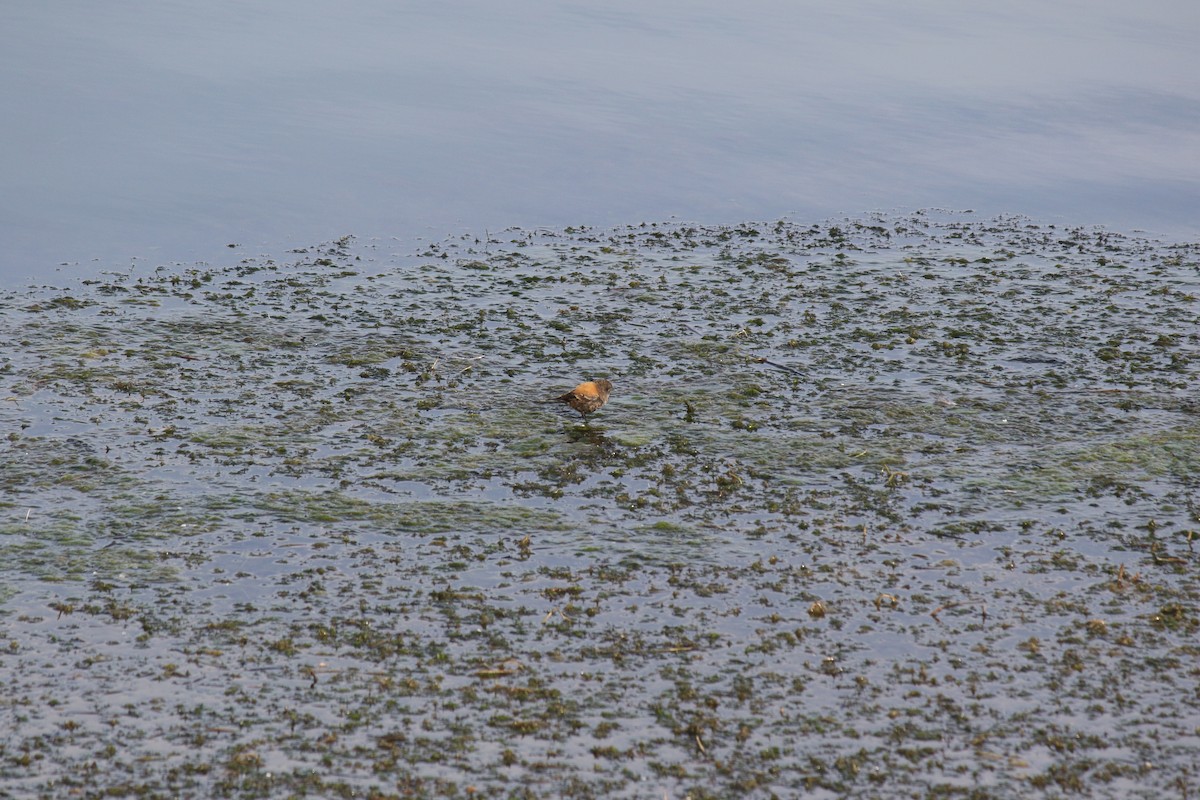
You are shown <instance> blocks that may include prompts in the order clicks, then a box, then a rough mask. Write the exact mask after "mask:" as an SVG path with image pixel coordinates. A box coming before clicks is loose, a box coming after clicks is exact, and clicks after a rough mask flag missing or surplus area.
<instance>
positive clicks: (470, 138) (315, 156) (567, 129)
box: [0, 0, 1200, 285]
mask: <svg viewBox="0 0 1200 800" xmlns="http://www.w3.org/2000/svg"><path fill="white" fill-rule="evenodd" d="M1198 35H1200V12H1198V11H1197V10H1196V9H1195V7H1194V4H1191V3H1189V2H1186V0H1173V1H1170V2H1148V3H1139V4H1137V5H1136V6H1132V7H1131V6H1129V5H1128V4H1124V3H1111V2H1110V3H1093V2H1086V3H1085V2H1073V3H1055V4H1045V3H1036V2H1016V3H1006V4H1004V5H1003V7H994V6H993V5H989V6H980V7H970V8H966V7H963V6H962V5H961V4H956V3H951V2H921V3H915V4H914V3H907V4H905V5H903V6H896V5H895V4H889V3H879V2H876V3H858V4H853V5H852V6H836V7H835V6H832V5H829V4H824V3H812V2H808V3H785V2H755V3H751V4H749V5H747V4H738V5H731V4H728V3H723V2H712V1H709V2H692V1H689V2H657V3H653V4H644V3H635V2H631V1H623V2H614V3H606V4H604V5H603V7H597V6H596V5H595V4H592V3H583V2H553V3H551V2H539V1H538V0H526V2H522V3H520V4H511V3H509V4H503V5H496V4H491V3H484V2H467V3H455V4H452V5H446V4H439V3H404V4H395V3H386V2H360V3H355V4H354V5H353V6H352V7H349V8H348V7H346V6H345V5H344V4H336V3H331V2H321V1H314V0H309V1H308V2H287V3H283V2H261V3H255V4H253V5H250V6H247V5H246V4H243V3H237V2H233V1H232V0H214V2H209V3H204V4H202V5H196V4H193V3H184V2H153V3H152V2H125V3H120V4H101V5H97V4H93V3H85V2H62V3H54V4H45V3H33V2H18V3H9V4H7V5H6V7H5V9H4V10H3V11H0V75H3V80H2V81H0V103H2V104H3V107H4V108H6V109H9V113H7V114H6V121H5V125H4V126H3V129H2V130H0V152H2V153H3V154H4V155H3V156H2V157H0V158H3V169H0V242H3V243H4V246H3V248H0V249H2V252H0V280H3V281H4V282H6V283H8V284H10V285H11V284H14V283H22V282H25V281H29V280H34V279H39V278H44V277H46V276H47V275H49V274H52V273H53V270H54V268H55V267H56V265H58V264H60V263H62V262H69V263H71V264H72V265H76V264H77V266H72V267H71V269H69V270H67V272H69V273H70V274H81V273H82V274H89V273H94V272H95V271H97V270H98V269H101V268H105V267H108V266H112V265H128V264H129V263H130V262H131V260H134V261H136V260H138V259H144V260H146V261H148V262H150V263H151V264H158V263H163V262H173V261H184V262H187V261H192V260H196V259H215V258H220V257H221V256H222V254H223V248H224V247H225V245H227V244H234V243H236V244H239V245H241V246H242V248H243V252H244V251H249V252H251V253H252V254H258V253H261V252H272V253H278V252H281V251H282V250H285V249H287V248H289V247H293V246H300V245H307V244H309V243H311V242H316V241H323V240H327V239H331V238H335V237H337V236H341V235H343V234H347V233H350V234H355V235H358V236H359V237H363V238H369V237H382V238H384V239H387V238H390V237H402V238H405V239H411V238H413V237H417V236H433V237H435V238H437V237H440V236H442V235H444V234H446V233H457V232H460V231H471V232H478V233H480V234H482V232H483V231H484V230H485V229H490V230H497V229H499V228H503V227H505V226H508V225H522V226H526V227H532V226H538V225H549V226H562V225H567V224H580V223H583V224H592V225H611V224H621V223H628V222H638V221H641V220H651V221H653V220H665V219H668V218H670V217H678V218H681V219H685V220H694V221H706V222H719V223H727V222H733V221H737V220H743V219H773V218H777V217H779V216H782V215H784V214H787V213H789V212H795V213H796V214H798V215H799V216H801V217H808V218H818V219H819V218H824V217H827V216H831V215H835V214H839V213H843V212H850V213H857V212H861V211H865V210H870V209H892V208H914V207H925V206H942V207H950V208H957V209H965V208H973V209H975V210H977V211H980V212H983V213H995V212H1018V213H1024V214H1030V215H1034V216H1037V217H1039V218H1043V219H1047V220H1049V221H1057V222H1069V223H1081V224H1105V225H1109V226H1112V227H1115V228H1118V229H1123V230H1127V229H1130V228H1145V229H1148V230H1149V231H1151V232H1155V233H1158V234H1163V235H1167V236H1169V237H1173V238H1177V239H1194V238H1195V237H1196V236H1197V232H1198V230H1200V229H1198V228H1197V223H1196V219H1197V218H1198V217H1200V215H1198V214H1197V211H1198V210H1200V207H1198V200H1197V198H1198V197H1200V191H1197V190H1198V188H1200V160H1198V159H1196V157H1195V154H1196V153H1197V152H1200V82H1198V81H1197V80H1196V79H1195V76H1196V75H1197V74H1200V53H1198V52H1197V50H1196V48H1195V47H1194V43H1195V41H1196V40H1197V38H1198Z"/></svg>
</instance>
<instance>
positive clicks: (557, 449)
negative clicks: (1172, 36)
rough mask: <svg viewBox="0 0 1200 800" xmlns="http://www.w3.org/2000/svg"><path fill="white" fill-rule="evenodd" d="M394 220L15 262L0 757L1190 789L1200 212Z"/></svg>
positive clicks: (758, 786)
mask: <svg viewBox="0 0 1200 800" xmlns="http://www.w3.org/2000/svg"><path fill="white" fill-rule="evenodd" d="M393 244H394V243H392V242H359V241H350V240H342V241H338V242H334V243H330V244H327V245H324V246H321V247H319V248H312V249H311V250H310V251H309V252H305V253H295V254H289V256H288V258H287V259H282V258H279V259H276V258H257V259H255V258H252V259H245V260H240V259H239V260H237V261H232V262H230V263H228V264H227V265H225V266H213V267H204V268H170V269H163V270H154V271H150V270H144V271H143V270H134V271H132V272H131V271H129V270H120V271H116V270H114V271H109V272H108V273H106V274H104V275H102V276H100V277H99V278H97V279H95V280H92V281H89V282H87V283H86V284H84V283H81V282H76V283H74V284H73V285H70V286H65V287H62V288H47V287H36V288H21V289H11V290H4V291H0V341H8V342H11V343H12V344H11V345H10V347H9V348H8V349H7V350H5V351H4V352H3V353H0V428H2V429H3V430H4V431H5V432H6V435H5V436H4V437H3V439H0V679H3V680H4V685H5V689H6V691H7V695H6V697H8V698H9V700H8V702H5V703H0V731H4V734H3V736H2V738H0V748H2V755H3V757H2V758H0V793H3V790H4V789H10V790H11V791H12V792H14V793H16V794H18V795H21V796H25V795H28V796H36V797H46V798H50V797H61V796H64V795H68V794H72V793H85V792H86V791H92V792H98V791H105V792H109V793H114V794H120V793H124V794H137V795H142V796H151V795H154V796H197V797H201V796H203V797H247V798H249V797H279V798H284V797H293V796H297V795H305V794H307V795H309V796H367V795H375V796H388V795H399V796H403V795H405V794H410V795H414V796H429V797H465V796H472V797H489V798H504V800H508V799H509V798H512V797H545V796H556V797H557V796H564V797H566V796H570V797H577V798H600V797H604V798H608V797H618V798H642V797H648V796H649V797H676V798H677V797H685V796H692V797H710V798H730V800H732V798H739V799H740V798H747V797H750V798H758V797H763V798H766V797H771V796H780V797H791V796H798V795H800V794H802V793H804V794H805V795H806V796H809V795H811V796H817V797H855V796H862V797H873V796H882V797H893V796H929V795H937V796H941V795H953V794H955V793H959V794H966V793H968V792H973V793H975V794H977V795H978V796H981V797H983V796H995V797H1011V796H1025V795H1028V794H1031V793H1032V794H1033V795H1034V796H1058V795H1059V794H1079V795H1080V796H1088V797H1104V798H1122V799H1124V798H1130V797H1137V798H1145V799H1146V800H1150V798H1159V797H1163V796H1170V795H1171V794H1172V793H1177V794H1180V795H1183V794H1186V795H1188V796H1191V794H1192V792H1191V791H1190V790H1192V789H1194V788H1195V776H1194V774H1193V773H1194V770H1193V766H1194V762H1195V753H1196V751H1197V746H1198V744H1200V733H1198V731H1200V726H1198V725H1197V720H1200V708H1198V703H1200V699H1198V698H1197V696H1196V693H1195V692H1194V691H1192V685H1193V684H1194V680H1191V677H1192V676H1190V675H1189V673H1188V665H1189V664H1191V663H1193V662H1194V657H1195V650H1196V646H1195V643H1196V634H1197V631H1200V585H1198V584H1197V581H1196V575H1197V571H1196V566H1197V563H1200V562H1198V561H1197V556H1196V539H1197V530H1198V529H1200V524H1198V523H1200V516H1198V515H1197V506H1196V476H1197V475H1198V474H1200V415H1198V413H1197V412H1198V411H1200V409H1198V407H1197V404H1196V395H1195V389H1194V387H1195V370H1196V364H1197V363H1198V359H1200V335H1198V333H1197V329H1196V325H1195V319H1196V311H1197V306H1198V301H1197V297H1198V296H1200V245H1197V244H1190V245H1179V244H1162V243H1156V242H1153V241H1150V240H1147V239H1142V238H1138V237H1132V236H1125V235H1121V234H1117V233H1111V232H1105V231H1102V230H1098V229H1094V228H1072V229H1066V228H1062V227H1056V226H1049V225H1047V224H1044V223H1037V222H1034V221H1032V220H1029V219H1027V218H1022V217H1015V216H1010V217H1005V218H1002V219H983V218H978V217H977V215H974V214H952V215H934V214H932V213H921V214H913V215H906V216H885V215H871V216H869V217H864V218H861V219H858V220H848V219H845V220H841V221H840V222H839V225H837V226H816V225H812V224H811V223H809V222H803V223H791V222H787V221H779V222H777V223H772V224H769V225H757V226H753V225H749V224H738V225H736V226H711V227H702V226H695V225H691V224H653V225H645V226H643V225H640V224H639V225H634V226H624V227H620V228H615V229H607V230H605V229H599V228H589V229H586V230H575V231H572V232H568V231H564V230H559V231H553V230H551V231H524V230H513V229H507V230H504V231H501V232H497V233H496V234H495V235H494V236H493V237H492V238H491V239H489V240H488V241H479V240H477V239H476V238H475V237H474V236H470V235H464V236H454V237H445V238H443V239H441V240H439V241H438V242H433V243H424V244H423V245H422V252H421V253H420V254H415V255H414V254H411V253H409V254H397V253H396V252H394V248H393V247H392V245H393ZM587 375H594V376H599V375H606V376H611V377H612V378H613V380H614V393H613V396H612V399H611V400H610V402H609V403H608V405H606V406H605V407H604V408H603V409H602V410H601V411H600V412H599V413H597V414H596V415H595V418H594V419H592V420H591V421H590V422H589V423H588V424H587V425H586V426H584V425H582V424H581V423H580V422H579V419H578V416H577V415H575V414H574V412H572V411H570V410H569V409H565V408H564V407H562V406H561V405H558V404H548V403H543V402H538V401H539V400H543V399H546V398H549V397H553V396H555V395H557V394H559V393H561V392H562V391H564V390H565V389H566V388H569V387H570V386H571V385H572V384H573V383H574V382H576V381H577V380H578V379H579V378H580V377H583V376H587ZM467 787H470V791H468V789H467ZM1039 789H1040V790H1041V791H1040V792H1038V791H1032V790H1039Z"/></svg>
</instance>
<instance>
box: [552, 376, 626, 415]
mask: <svg viewBox="0 0 1200 800" xmlns="http://www.w3.org/2000/svg"><path fill="white" fill-rule="evenodd" d="M610 391H612V383H611V382H609V381H606V380H603V379H601V380H598V381H584V382H583V383H581V384H579V385H578V386H576V387H575V388H574V389H572V390H571V391H569V392H567V393H566V394H564V395H562V396H561V397H556V398H554V400H552V401H551V402H554V403H566V404H567V405H569V406H570V407H571V408H573V409H575V410H576V411H578V412H579V413H580V415H582V416H583V419H584V421H586V420H587V416H588V414H594V413H596V412H597V411H599V410H600V409H601V408H603V406H604V404H605V403H607V402H608V393H609V392H610Z"/></svg>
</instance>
